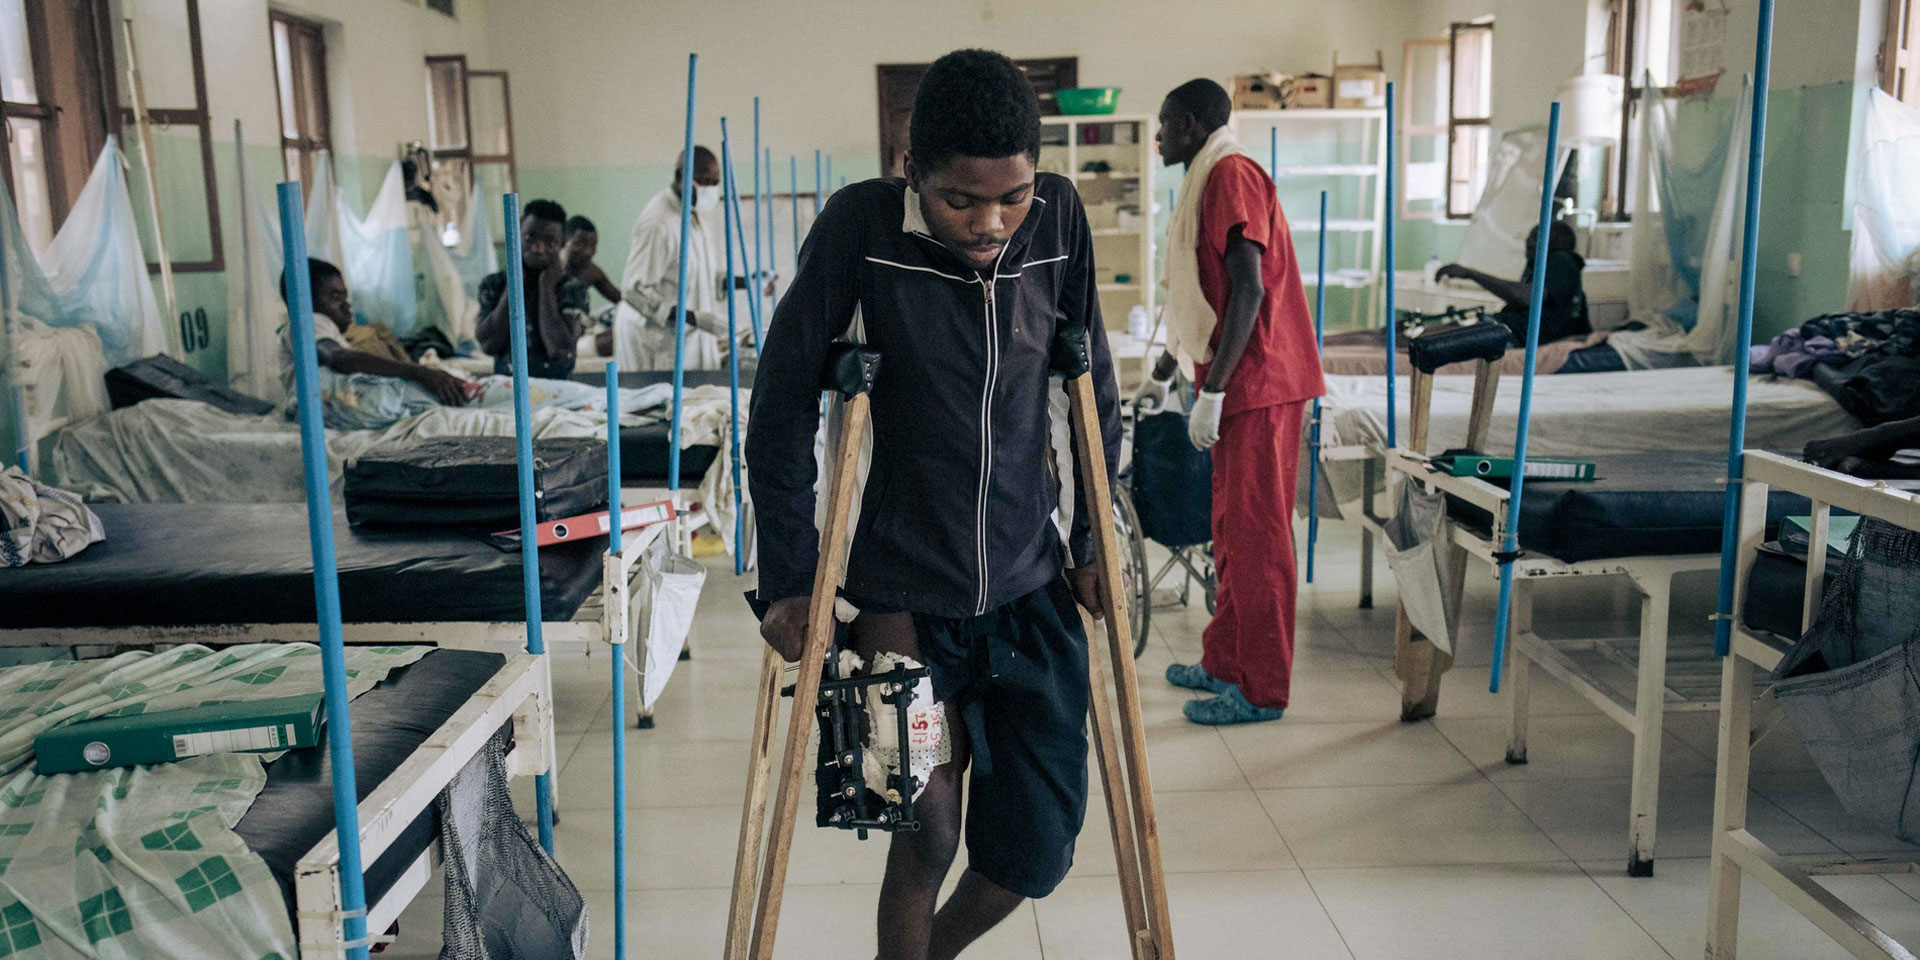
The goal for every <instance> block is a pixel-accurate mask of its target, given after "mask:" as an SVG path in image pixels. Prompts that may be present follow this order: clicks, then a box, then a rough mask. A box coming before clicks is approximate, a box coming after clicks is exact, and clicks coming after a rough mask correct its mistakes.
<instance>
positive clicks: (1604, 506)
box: [1382, 450, 1807, 876]
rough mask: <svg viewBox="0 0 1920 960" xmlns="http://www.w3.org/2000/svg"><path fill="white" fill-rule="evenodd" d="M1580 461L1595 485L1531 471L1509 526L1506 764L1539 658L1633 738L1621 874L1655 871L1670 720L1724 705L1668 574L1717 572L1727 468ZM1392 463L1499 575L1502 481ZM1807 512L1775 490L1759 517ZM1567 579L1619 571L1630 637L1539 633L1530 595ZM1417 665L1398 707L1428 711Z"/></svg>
mask: <svg viewBox="0 0 1920 960" xmlns="http://www.w3.org/2000/svg"><path fill="white" fill-rule="evenodd" d="M1589 459H1592V460H1594V462H1595V464H1596V473H1597V475H1598V477H1599V479H1597V480H1594V481H1590V482H1574V481H1550V480H1538V479H1534V480H1529V481H1528V482H1527V484H1526V497H1525V499H1524V501H1523V502H1522V510H1521V515H1520V524H1519V530H1518V533H1519V541H1520V544H1521V546H1522V548H1523V549H1524V553H1523V554H1522V555H1521V556H1520V557H1518V558H1517V559H1515V560H1514V561H1513V575H1514V584H1513V608H1512V614H1511V617H1510V620H1509V630H1508V636H1509V645H1510V654H1511V657H1510V659H1509V660H1508V662H1507V664H1506V671H1507V673H1506V677H1505V684H1506V686H1507V687H1508V689H1509V691H1510V694H1511V695H1510V697H1509V699H1508V706H1509V718H1510V720H1509V732H1508V741H1507V753H1506V759H1507V762H1508V763H1510V764H1524V763H1526V762H1527V760H1528V750H1529V744H1528V721H1529V713H1530V686H1531V674H1532V669H1533V668H1534V667H1536V666H1537V667H1539V668H1540V669H1541V670H1543V671H1545V672H1546V673H1547V674H1549V675H1551V676H1553V677H1554V678H1556V679H1558V680H1560V681H1562V682H1563V683H1565V684H1567V685H1568V686H1569V687H1570V688H1572V689H1573V690H1574V691H1575V692H1577V693H1579V694H1580V695H1581V696H1582V697H1584V698H1586V699H1587V700H1588V701H1589V702H1591V703H1592V704H1593V705H1594V707H1595V708H1596V709H1598V710H1599V711H1600V712H1601V713H1602V714H1603V715H1605V716H1607V717H1608V718H1609V719H1612V720H1613V721H1614V722H1616V723H1619V724H1620V725H1621V726H1622V727H1625V728H1626V729H1627V730H1628V732H1630V733H1632V734H1633V742H1634V747H1633V772H1632V783H1631V792H1630V799H1629V817H1628V830H1627V834H1628V836H1627V845H1628V863H1627V872H1628V874H1629V875H1630V876H1651V875H1652V873H1653V866H1654V856H1655V841H1656V831H1657V826H1658V812H1659V792H1660V753H1661V747H1662V738H1663V733H1662V731H1663V726H1664V722H1665V718H1666V714H1667V713H1669V712H1690V713H1700V712H1711V711H1713V710H1716V709H1719V707H1720V689H1719V685H1718V683H1717V682H1716V680H1717V676H1716V674H1717V672H1718V669H1719V664H1718V663H1717V661H1716V659H1715V657H1714V656H1713V647H1712V638H1711V636H1710V635H1698V636H1682V637H1680V638H1674V637H1672V636H1671V635H1670V632H1669V628H1668V618H1669V613H1670V611H1671V609H1672V601H1673V597H1674V592H1675V587H1676V580H1677V578H1679V577H1680V576H1681V575H1683V574H1688V573H1701V574H1704V573H1708V572H1711V571H1714V570H1717V569H1719V566H1720V554H1719V541H1720V521H1721V516H1722V501H1723V497H1724V495H1725V485H1724V483H1723V482H1722V481H1720V479H1719V478H1720V475H1721V474H1722V473H1724V469H1723V467H1724V464H1722V463H1720V462H1719V458H1718V456H1717V455H1716V454H1710V453H1678V454H1668V453H1658V454H1625V455H1616V456H1609V457H1595V458H1589ZM1388 469H1389V470H1392V471H1394V472H1397V473H1401V474H1404V475H1406V476H1409V477H1414V478H1417V479H1419V480H1420V481H1421V482H1423V483H1425V484H1427V485H1429V486H1430V487H1432V488H1435V489H1438V490H1440V491H1441V492H1443V493H1445V494H1446V496H1447V499H1448V514H1449V518H1450V520H1451V521H1452V522H1451V523H1450V524H1449V528H1448V529H1449V536H1450V537H1451V540H1452V545H1453V546H1454V547H1455V548H1457V549H1458V550H1459V551H1460V552H1461V553H1462V554H1464V556H1465V557H1467V558H1469V560H1468V563H1469V564H1471V565H1472V566H1474V567H1475V568H1478V569H1484V570H1485V571H1487V573H1488V574H1489V575H1495V574H1497V571H1498V566H1497V555H1498V553H1499V551H1500V544H1501V542H1502V540H1503V538H1504V534H1505V532H1506V531H1505V524H1506V519H1507V500H1508V491H1507V489H1506V487H1505V486H1502V485H1496V484H1494V483H1490V482H1488V481H1486V480H1482V479H1479V478H1477V477H1455V476H1451V475H1449V474H1446V473H1443V472H1438V471H1436V470H1435V469H1434V464H1433V463H1432V461H1429V460H1428V459H1427V458H1424V457H1419V456H1415V455H1413V454H1411V453H1408V452H1406V451H1404V450H1397V451H1393V452H1392V453H1390V454H1389V455H1388ZM1806 509H1807V504H1806V500H1805V499H1804V498H1801V497H1797V496H1794V495H1792V494H1791V493H1788V492H1784V491H1781V492H1777V493H1776V494H1774V495H1773V496H1772V497H1771V498H1770V500H1769V502H1768V503H1767V505H1766V510H1765V518H1766V522H1767V523H1768V525H1769V529H1774V528H1777V527H1778V525H1779V523H1780V521H1781V520H1782V519H1783V518H1784V517H1786V516H1789V515H1794V514H1800V513H1805V512H1806ZM1382 535H1384V532H1382ZM1576 577H1582V578H1594V577H1609V578H1619V579H1623V580H1625V581H1626V582H1627V583H1628V584H1630V585H1631V586H1632V588H1633V590H1634V592H1635V594H1636V595H1637V597H1638V600H1639V604H1640V625H1639V631H1638V633H1637V634H1636V635H1634V636H1629V637H1612V636H1591V635H1585V636H1557V637H1554V638H1552V639H1549V638H1547V637H1546V636H1543V635H1542V634H1541V633H1538V632H1536V631H1535V629H1534V616H1535V612H1536V611H1535V601H1536V598H1535V592H1536V590H1537V589H1538V588H1539V587H1540V585H1542V584H1546V583H1552V582H1559V581H1564V580H1566V579H1569V578H1576ZM1401 629H1403V630H1404V629H1405V624H1404V621H1403V623H1402V626H1401ZM1454 642H1456V643H1457V642H1458V641H1457V639H1456V640H1455V641H1454ZM1403 647H1404V645H1402V644H1397V645H1396V648H1403ZM1422 666H1425V665H1424V664H1419V663H1415V664H1407V663H1397V664H1396V668H1397V670H1398V671H1399V672H1400V674H1401V678H1402V680H1403V681H1405V687H1404V688H1403V689H1404V694H1403V696H1404V700H1403V711H1405V710H1407V709H1409V708H1411V707H1413V706H1414V705H1416V704H1419V705H1424V707H1425V710H1424V711H1423V712H1424V713H1425V715H1431V714H1432V712H1433V711H1434V710H1436V709H1437V704H1438V696H1439V689H1438V684H1439V675H1440V673H1441V672H1443V671H1444V666H1443V667H1442V668H1441V669H1440V670H1435V669H1431V668H1429V669H1421V667H1422ZM1749 695H1751V694H1750V693H1749Z"/></svg>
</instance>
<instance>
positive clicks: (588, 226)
mask: <svg viewBox="0 0 1920 960" xmlns="http://www.w3.org/2000/svg"><path fill="white" fill-rule="evenodd" d="M582 231H585V232H587V233H596V234H597V233H599V232H600V231H599V230H597V229H595V228H594V226H593V221H592V220H588V219H587V218H586V217H583V216H580V215H579V214H575V215H573V216H571V217H568V218H567V229H566V233H567V236H569V237H571V236H573V235H574V234H576V233H580V232H582Z"/></svg>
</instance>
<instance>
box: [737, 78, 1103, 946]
mask: <svg viewBox="0 0 1920 960" xmlns="http://www.w3.org/2000/svg"><path fill="white" fill-rule="evenodd" d="M910 136H911V140H910V152H909V156H908V159H907V178H906V179H905V180H888V179H882V180H870V181H867V182H865V183H859V184H854V185H852V186H849V187H847V188H845V189H843V190H841V191H840V192H838V193H836V194H834V196H833V199H832V201H831V202H830V203H829V204H828V205H827V207H826V209H825V210H824V211H823V212H822V214H821V216H820V218H819V220H817V221H816V222H815V224H814V226H813V229H812V231H811V232H810V233H809V235H808V237H807V241H806V245H805V247H804V248H803V249H802V250H801V253H800V262H799V269H798V272H797V274H796V275H795V277H794V281H793V285H792V287H791V288H790V289H789V291H788V292H787V295H786V296H785V297H784V298H783V299H782V300H781V302H780V306H779V309H778V311H777V312H776V313H775V315H774V318H773V322H772V324H771V325H770V326H769V328H768V331H767V343H766V348H765V350H764V351H763V352H762V359H761V363H760V368H759V373H758V376H757V379H756V381H755V384H754V392H753V410H752V415H751V417H750V418H749V423H750V426H749V428H748V433H747V444H746V459H747V465H748V468H749V475H750V477H751V489H752V494H753V499H754V504H755V511H756V514H757V518H758V521H759V531H758V532H759V549H760V553H759V556H760V584H759V597H760V599H761V600H763V601H767V602H769V603H770V604H771V607H770V609H769V610H768V611H767V614H766V617H765V619H764V620H763V622H762V625H761V633H762V635H763V636H764V637H765V638H766V640H767V642H768V643H769V644H770V645H771V646H772V647H773V648H774V649H775V650H777V651H779V652H780V654H781V655H782V656H784V657H785V658H786V659H787V660H789V661H792V660H797V659H799V658H800V655H801V653H802V648H803V645H804V644H805V642H806V638H807V618H808V605H809V604H808V601H809V594H810V592H811V591H812V589H813V587H814V573H815V567H816V565H817V564H818V563H819V562H820V556H819V537H820V533H819V528H818V527H817V526H816V518H815V508H816V503H817V497H816V493H815V481H816V470H815V463H814V457H813V443H814V435H815V433H816V430H817V428H818V426H819V420H820V385H819V384H820V379H821V368H822V366H823V364H824V363H826V362H827V358H828V353H829V348H830V345H831V344H832V342H833V341H834V340H836V339H842V338H844V339H851V340H856V341H859V342H862V343H865V344H867V345H868V346H870V347H871V348H873V349H874V350H875V351H877V352H878V353H879V355H880V356H881V358H882V360H881V362H880V364H879V372H878V375H877V377H876V378H875V379H874V383H873V386H872V388H871V391H870V395H869V400H868V401H867V402H869V403H870V410H871V445H870V448H869V449H868V450H866V451H865V457H864V459H865V460H866V462H865V464H864V469H863V470H862V471H861V473H862V474H863V475H864V481H865V482H864V487H863V489H861V490H860V491H859V492H858V494H857V496H855V498H854V501H853V502H854V504H855V505H856V507H857V510H858V514H857V520H856V521H855V523H854V524H853V543H852V547H851V551H850V554H849V556H848V560H847V567H846V576H845V580H844V586H843V587H842V589H841V599H842V600H843V601H844V602H843V603H841V604H840V605H839V606H840V611H841V616H842V617H843V618H844V617H846V616H849V615H853V619H852V625H851V634H852V646H853V647H854V648H855V650H856V652H858V653H859V654H860V655H861V656H862V657H863V658H865V659H867V660H869V661H871V660H872V659H873V658H874V656H875V655H876V654H878V653H881V652H895V653H901V654H905V655H907V656H909V657H912V658H913V659H914V660H916V661H918V662H920V663H923V664H925V665H926V667H927V668H929V669H930V670H931V672H932V681H933V693H934V697H935V699H936V700H937V701H938V702H939V705H940V710H941V716H942V718H943V720H944V723H943V726H944V733H945V742H944V744H943V745H941V746H940V748H939V756H941V757H950V759H948V760H946V761H945V762H942V763H940V764H939V765H937V766H935V767H934V768H933V770H932V773H931V775H930V777H929V780H930V782H929V783H928V784H927V785H926V787H925V790H924V792H923V793H922V794H921V795H920V796H919V798H918V799H917V800H916V802H915V806H914V809H915V811H916V815H917V817H918V819H919V821H920V829H919V830H918V831H914V832H899V833H896V834H894V836H893V841H892V848H891V850H890V852H889V855H888V859H887V870H886V877H885V879H884V881H883V883H882V887H881V893H880V905H879V947H880V949H879V956H880V958H881V960H922V958H936V960H945V958H952V957H955V956H957V955H959V953H960V952H961V950H963V949H964V948H965V947H966V946H967V945H968V944H970V943H972V942H973V941H974V940H975V939H976V938H978V937H979V936H980V935H981V934H983V933H985V932H986V931H987V930H989V929H990V928H992V927H993V926H994V925H995V924H996V923H998V922H999V921H1000V920H1001V919H1002V918H1004V917H1006V916H1007V915H1008V914H1009V913H1011V912H1012V911H1013V910H1014V909H1015V908H1016V907H1018V906H1019V905H1020V903H1021V901H1022V900H1023V899H1026V898H1029V897H1042V896H1046V895H1047V894H1048V893H1050V892H1051V891H1052V890H1053V888H1054V887H1055V885H1056V884H1058V883H1059V882H1060V880H1061V879H1062V878H1063V877H1064V876H1065V875H1066V873H1067V869H1068V867H1069V866H1070V865H1071V864H1072V861H1073V853H1074V844H1075V839H1076V838H1077V837H1078V836H1079V833H1080V828H1081V823H1082V818H1083V816H1084V814H1085V810H1086V798H1087V774H1086V771H1087V736H1086V725H1087V716H1088V697H1089V685H1088V669H1089V667H1088V661H1087V656H1088V651H1087V637H1086V634H1085V630H1084V629H1083V627H1082V621H1081V618H1080V614H1079V612H1078V611H1077V610H1076V609H1075V601H1076V600H1077V601H1079V602H1080V603H1081V604H1084V605H1085V606H1086V607H1087V608H1089V609H1090V610H1092V611H1093V612H1094V613H1095V614H1096V615H1099V614H1101V613H1103V611H1104V609H1105V605H1104V603H1103V600H1102V598H1101V596H1100V592H1101V591H1100V590H1099V587H1098V579H1097V576H1096V573H1095V570H1094V568H1093V566H1092V553H1091V548H1090V546H1089V536H1088V529H1089V528H1088V519H1089V512H1088V510H1087V509H1086V508H1085V507H1084V506H1080V505H1077V504H1076V508H1075V509H1073V511H1072V512H1073V517H1074V522H1073V524H1072V530H1071V533H1070V536H1069V537H1068V538H1067V539H1068V541H1069V542H1068V543H1063V542H1062V534H1061V531H1060V530H1059V528H1058V526H1057V525H1056V523H1055V521H1054V515H1055V508H1056V507H1057V506H1060V504H1058V503H1057V499H1058V498H1057V490H1058V489H1059V487H1060V482H1061V478H1059V477H1058V476H1057V475H1056V467H1055V464H1057V463H1071V462H1072V460H1071V459H1070V458H1067V457H1064V456H1062V457H1056V451H1054V450H1053V449H1052V446H1051V440H1050V422H1049V414H1048V402H1049V399H1050V393H1051V391H1052V390H1053V389H1054V388H1053V387H1052V385H1051V383H1050V377H1049V351H1050V349H1051V347H1052V345H1053V342H1054V339H1055V331H1056V329H1057V328H1059V327H1062V326H1068V325H1077V326H1083V327H1085V328H1087V329H1089V330H1092V331H1095V332H1096V335H1095V336H1094V337H1092V347H1091V359H1092V366H1093V372H1094V383H1095V385H1096V389H1095V394H1096V404H1095V405H1096V407H1097V409H1098V413H1099V418H1098V422H1099V427H1100V431H1101V434H1102V436H1101V437H1100V438H1099V439H1100V441H1101V443H1102V445H1103V446H1104V448H1105V452H1106V456H1107V463H1108V464H1113V463H1116V462H1117V461H1118V453H1119V449H1118V448H1119V440H1120V423H1119V418H1118V412H1117V404H1116V399H1115V386H1114V379H1113V369H1112V360H1111V358H1110V357H1109V356H1108V353H1107V348H1106V341H1105V338H1104V337H1103V336H1099V335H1098V331H1100V330H1101V329H1102V327H1101V320H1100V307H1099V300H1098V294H1097V292H1096V287H1095V281H1094V270H1093V258H1092V248H1093V244H1092V234H1091V233H1090V231H1089V229H1088V226H1087V220H1086V214H1085V212H1084V210H1083V208H1082V207H1081V203H1080V198H1079V196H1078V195H1077V194H1076V193H1075V191H1074V188H1073V184H1072V183H1071V181H1069V180H1067V179H1066V178H1064V177H1060V176H1055V175H1052V174H1040V173H1036V171H1035V161H1036V160H1037V159H1038V156H1039V150H1040V123H1039V107H1038V104H1037V102H1036V101H1035V98H1034V94H1033V89H1032V87H1031V86H1030V85H1029V84H1028V82H1027V80H1026V78H1025V76H1024V75H1023V74H1022V73H1021V72H1020V70H1019V68H1018V67H1016V66H1015V65H1014V64H1013V63H1012V62H1011V61H1009V60H1008V59H1006V58H1005V57H1003V56H1000V55H999V54H996V53H990V52H987V51H981V50H962V51H958V52H955V53H951V54H948V55H947V56H945V57H942V58H941V59H940V60H939V61H937V62H936V63H934V64H933V66H932V67H931V68H930V69H929V70H928V71H927V74H926V76H925V78H924V79H923V80H921V82H920V88H919V92H918V94H917V95H916V98H915V103H914V112H913V120H912V127H911V134H910ZM1074 470H1075V472H1076V473H1077V467H1076V468H1074ZM1078 479H1079V478H1078V477H1075V478H1074V480H1075V482H1074V485H1073V488H1074V489H1075V490H1076V491H1081V490H1084V489H1085V484H1083V483H1080V482H1077V481H1078ZM1109 479H1111V478H1109ZM1097 519H1100V520H1101V521H1102V522H1110V521H1107V520H1106V518H1097ZM855 614H857V615H855ZM902 762H903V763H904V758H903V761H902ZM963 776H964V777H965V778H966V781H967V783H966V790H967V804H966V806H967V810H966V823H965V831H964V833H965V836H966V840H967V855H968V856H967V859H968V869H967V872H966V873H965V875H963V876H962V877H961V879H960V883H959V886H958V888H957V889H956V890H955V891H954V893H953V895H952V897H951V898H950V899H949V900H948V901H947V902H946V903H945V904H944V905H941V906H939V909H938V910H936V909H935V908H936V902H935V901H936V897H937V895H938V893H939V890H940V886H941V882H942V880H943V879H944V878H945V876H946V874H947V872H948V869H949V867H950V866H951V865H952V862H953V859H954V855H955V853H956V851H957V849H958V845H959V842H960V839H961V835H962V822H961V781H962V778H963ZM775 843H778V840H776V841H775Z"/></svg>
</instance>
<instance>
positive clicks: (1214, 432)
mask: <svg viewBox="0 0 1920 960" xmlns="http://www.w3.org/2000/svg"><path fill="white" fill-rule="evenodd" d="M1226 398H1227V395H1226V394H1225V393H1215V392H1214V391H1212V390H1202V391H1200V397H1199V399H1197V400H1195V401H1194V402H1193V409H1192V410H1190V411H1188V413H1187V439H1188V440H1191V441H1192V442H1193V448H1194V449H1195V450H1205V449H1207V448H1208V447H1211V446H1213V445H1214V444H1216V443H1219V442H1220V408H1221V406H1222V405H1223V404H1224V403H1225V402H1226Z"/></svg>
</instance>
